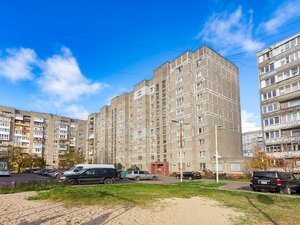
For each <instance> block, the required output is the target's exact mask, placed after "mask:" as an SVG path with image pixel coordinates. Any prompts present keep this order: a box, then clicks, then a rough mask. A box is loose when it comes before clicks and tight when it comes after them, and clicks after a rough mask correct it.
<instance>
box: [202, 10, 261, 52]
mask: <svg viewBox="0 0 300 225" xmlns="http://www.w3.org/2000/svg"><path fill="white" fill-rule="evenodd" d="M248 14H249V15H248V16H245V15H243V10H242V7H241V6H239V7H238V8H237V9H236V10H235V11H234V12H232V13H228V12H222V13H221V14H220V15H219V16H216V14H213V15H212V16H211V17H210V18H209V19H208V21H207V22H206V24H205V25H204V28H203V30H202V31H201V32H200V33H199V34H198V38H200V39H202V40H203V41H204V42H208V43H211V44H213V45H214V46H216V47H218V48H220V47H222V48H223V50H222V51H221V54H226V52H228V51H230V50H232V49H233V48H236V47H241V48H242V49H243V50H245V51H247V52H249V51H256V50H258V49H261V48H262V47H263V45H264V44H263V43H261V42H259V41H256V40H254V38H253V36H252V32H253V21H252V14H253V12H252V11H249V13H248Z"/></svg>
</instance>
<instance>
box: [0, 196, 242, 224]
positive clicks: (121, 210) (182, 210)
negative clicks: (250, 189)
mask: <svg viewBox="0 0 300 225" xmlns="http://www.w3.org/2000/svg"><path fill="white" fill-rule="evenodd" d="M34 194H35V193H34V192H27V193H17V194H7V195H0V224H1V225H7V224H12V225H17V224H18V225H40V224H45V225H46V224H57V225H65V224H70V225H73V224H84V225H96V224H106V225H121V224H122V225H151V224H156V225H187V224H189V225H199V224H201V225H205V224H215V225H218V224H222V225H223V224H232V220H233V219H237V218H238V217H241V216H243V214H242V213H240V212H236V211H234V210H232V209H230V208H226V207H222V206H221V205H220V204H219V203H218V202H216V201H213V200H210V199H206V198H200V197H193V198H190V199H167V200H163V201H161V202H159V203H157V204H156V205H155V206H154V207H152V208H147V209H144V208H139V207H132V208H125V207H118V208H110V209H103V208H102V207H99V206H84V207H71V208H70V207H68V208H65V207H64V206H63V204H62V203H52V202H48V201H29V200H27V199H26V198H27V197H28V196H32V195H34Z"/></svg>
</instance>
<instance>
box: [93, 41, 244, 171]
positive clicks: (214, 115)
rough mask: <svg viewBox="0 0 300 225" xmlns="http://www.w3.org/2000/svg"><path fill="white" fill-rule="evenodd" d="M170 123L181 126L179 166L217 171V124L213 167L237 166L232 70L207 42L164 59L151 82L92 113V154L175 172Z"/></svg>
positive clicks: (236, 95) (175, 129) (174, 134)
mask: <svg viewBox="0 0 300 225" xmlns="http://www.w3.org/2000/svg"><path fill="white" fill-rule="evenodd" d="M172 120H176V121H177V122H178V123H184V125H183V170H186V171H191V170H195V171H198V170H204V169H209V170H214V169H215V163H214V162H215V157H216V155H215V143H216V138H215V131H216V128H217V134H218V135H217V141H218V152H219V154H218V158H219V163H220V165H219V170H220V171H221V172H240V171H241V170H242V164H241V162H242V160H243V159H242V144H241V142H242V136H241V118H240V92H239V77H238V68H237V67H236V66H235V65H234V64H232V63H230V62H229V61H227V60H226V59H225V58H223V57H222V56H220V55H219V54H217V53H216V52H214V51H213V50H211V49H210V48H208V47H206V46H204V47H202V48H200V49H198V50H196V51H195V52H191V51H187V52H185V53H184V54H182V55H181V56H179V57H178V58H176V59H175V60H173V61H171V62H166V63H164V64H163V65H161V66H160V67H158V68H157V69H155V70H154V76H153V78H152V79H151V80H143V81H141V82H140V83H138V84H137V85H136V86H135V87H134V88H133V90H132V92H130V93H124V94H123V95H120V96H117V97H115V98H114V99H112V100H111V104H110V105H109V106H105V107H103V108H102V109H101V110H100V111H99V112H97V113H93V114H91V115H90V116H89V119H88V132H89V134H88V152H89V155H90V158H91V159H92V161H93V162H95V163H121V164H122V165H124V166H125V167H126V168H128V167H130V166H133V165H135V166H138V167H139V168H141V169H144V170H149V171H152V172H157V173H159V172H160V171H162V170H166V168H165V167H167V170H168V173H172V172H177V171H179V161H180V157H179V147H180V142H179V136H180V132H179V126H178V123H173V122H171V121H172ZM152 167H153V168H155V171H153V169H151V168H152ZM162 167H164V168H162Z"/></svg>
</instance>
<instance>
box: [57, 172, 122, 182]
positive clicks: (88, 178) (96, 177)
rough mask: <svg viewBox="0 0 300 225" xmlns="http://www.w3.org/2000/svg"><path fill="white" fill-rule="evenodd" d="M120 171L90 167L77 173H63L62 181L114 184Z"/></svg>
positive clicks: (60, 178)
mask: <svg viewBox="0 0 300 225" xmlns="http://www.w3.org/2000/svg"><path fill="white" fill-rule="evenodd" d="M118 179H119V178H118V172H117V170H116V169H112V168H89V169H83V170H81V171H80V172H78V173H75V174H67V175H61V176H60V177H59V181H60V182H65V183H68V184H72V185H75V184H98V183H104V184H114V183H115V181H116V180H118Z"/></svg>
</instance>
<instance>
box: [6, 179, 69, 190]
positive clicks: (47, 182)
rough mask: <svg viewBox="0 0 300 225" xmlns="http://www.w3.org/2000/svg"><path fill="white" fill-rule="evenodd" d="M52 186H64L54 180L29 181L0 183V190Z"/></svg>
mask: <svg viewBox="0 0 300 225" xmlns="http://www.w3.org/2000/svg"><path fill="white" fill-rule="evenodd" d="M54 185H66V184H65V183H62V182H58V180H56V179H47V180H30V181H0V189H2V188H9V189H16V188H25V187H38V186H39V187H43V186H44V187H45V186H54Z"/></svg>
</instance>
